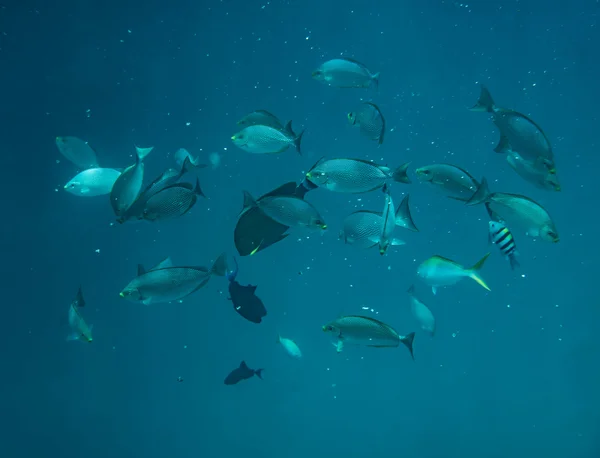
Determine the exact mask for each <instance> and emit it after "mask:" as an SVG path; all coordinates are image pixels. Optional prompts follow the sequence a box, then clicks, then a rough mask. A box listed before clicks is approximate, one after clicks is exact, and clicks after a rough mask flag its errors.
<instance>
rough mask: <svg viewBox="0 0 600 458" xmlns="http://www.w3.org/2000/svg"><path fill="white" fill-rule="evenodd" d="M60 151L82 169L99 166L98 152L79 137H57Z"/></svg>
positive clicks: (57, 145)
mask: <svg viewBox="0 0 600 458" xmlns="http://www.w3.org/2000/svg"><path fill="white" fill-rule="evenodd" d="M56 147H57V148H58V151H60V153H61V154H62V155H63V156H64V157H66V158H67V159H68V160H69V161H71V162H72V163H73V164H75V165H76V166H77V167H79V168H81V169H82V170H86V169H91V168H99V167H100V166H99V165H98V158H97V157H96V152H95V151H94V149H93V148H92V147H91V146H90V145H89V144H88V142H85V141H83V140H81V139H80V138H77V137H56Z"/></svg>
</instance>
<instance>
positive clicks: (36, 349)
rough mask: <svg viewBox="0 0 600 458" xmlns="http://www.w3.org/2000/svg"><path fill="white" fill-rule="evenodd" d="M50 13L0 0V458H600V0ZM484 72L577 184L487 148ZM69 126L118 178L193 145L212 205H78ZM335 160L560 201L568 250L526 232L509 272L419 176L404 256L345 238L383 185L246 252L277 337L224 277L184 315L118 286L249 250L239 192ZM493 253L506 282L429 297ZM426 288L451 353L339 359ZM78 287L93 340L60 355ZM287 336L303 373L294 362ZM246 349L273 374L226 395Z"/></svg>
mask: <svg viewBox="0 0 600 458" xmlns="http://www.w3.org/2000/svg"><path fill="white" fill-rule="evenodd" d="M55 3H56V4H51V3H49V2H42V1H39V0H37V1H36V0H30V1H26V2H16V1H8V2H4V4H3V6H1V9H0V95H1V98H0V100H1V103H0V120H1V122H0V129H1V132H2V135H1V137H0V139H1V141H0V144H1V145H2V146H1V147H0V151H2V154H1V160H2V170H3V172H4V173H3V174H2V176H3V179H2V195H3V199H2V203H3V215H4V216H3V220H2V228H3V229H2V230H3V233H2V235H3V236H2V238H1V239H0V244H1V249H2V251H1V253H2V255H3V258H4V268H3V271H2V273H3V275H2V278H3V282H2V286H3V287H2V289H3V301H2V303H3V305H2V309H3V313H2V320H1V323H2V324H1V326H2V329H1V332H0V343H1V344H2V345H1V347H0V348H1V349H2V350H1V355H2V360H1V368H2V369H1V374H0V375H1V377H0V387H1V389H0V412H1V415H2V426H1V427H0V456H1V457H6V458H23V457H27V458H28V457H44V458H46V457H60V458H71V457H82V456H85V457H86V458H100V457H107V456H110V457H117V458H130V457H144V458H158V457H160V458H163V457H182V458H188V457H190V458H191V457H206V458H212V457H235V456H240V455H244V456H247V457H252V458H267V457H278V458H279V457H286V458H297V457H303V458H305V457H306V456H314V457H321V456H336V457H344V458H355V457H356V458H358V457H361V458H362V457H384V456H386V457H387V456H390V457H395V456H411V457H419V458H454V457H456V458H458V457H460V458H470V457H473V458H504V457H511V458H522V457H533V456H540V457H542V456H543V457H545V458H559V457H560V458H597V457H598V456H600V413H599V412H600V395H599V394H598V386H600V370H599V368H598V361H599V358H598V355H599V351H600V344H599V343H598V323H600V309H599V308H598V293H597V288H596V287H595V282H596V281H597V278H598V275H599V271H598V268H597V266H596V258H597V253H598V224H597V206H598V203H597V197H598V192H599V188H598V182H597V177H598V170H599V169H600V160H599V159H598V157H599V156H598V151H599V148H600V142H599V141H598V137H597V135H598V121H599V120H598V109H597V106H598V100H600V91H599V89H598V77H599V67H598V63H597V60H598V56H597V52H598V48H599V45H600V35H599V34H600V24H599V11H600V4H599V3H598V1H594V0H574V1H570V2H563V3H562V4H561V5H558V2H557V4H554V3H552V2H548V1H540V0H527V1H513V0H505V1H502V2H492V1H487V0H475V1H472V2H469V3H468V5H465V4H460V2H451V1H439V0H423V1H419V2H416V1H399V2H396V1H387V2H383V1H382V2H377V3H375V2H364V1H354V0H351V1H331V2H323V1H312V0H304V1H299V0H290V1H287V2H282V1H271V2H255V1H252V0H251V1H208V2H201V1H199V2H191V1H177V0H174V1H171V2H164V1H156V0H149V1H146V2H134V1H131V0H122V1H120V2H98V1H92V0H64V1H62V2H55ZM340 55H349V56H353V57H355V58H356V59H358V60H360V61H363V62H364V63H365V64H366V65H367V66H368V67H369V68H371V69H372V70H373V71H379V72H381V84H380V90H379V92H375V91H371V90H338V89H335V88H330V87H327V86H325V85H322V84H320V83H318V82H316V81H313V80H312V79H311V72H312V70H314V69H315V68H316V67H317V66H318V65H319V64H320V63H322V62H323V61H325V60H327V59H330V58H334V57H337V56H340ZM482 82H483V83H485V84H486V86H487V87H488V88H489V89H490V91H491V92H492V94H493V96H494V98H495V100H496V102H497V103H498V104H499V105H502V106H506V107H508V108H513V109H516V110H519V111H521V112H524V113H526V114H528V115H530V116H532V117H533V118H534V119H535V120H536V122H538V123H539V124H540V125H541V126H543V128H544V130H545V131H546V132H547V134H548V135H549V137H550V139H551V141H552V143H553V146H554V149H555V154H556V157H557V167H558V171H559V174H560V177H561V182H562V187H563V191H562V192H561V193H550V192H547V191H543V190H538V189H536V188H534V187H533V186H532V185H530V184H528V183H527V182H525V181H523V180H522V179H521V178H519V177H518V176H517V175H516V174H515V173H514V172H513V171H512V170H511V169H510V168H509V167H508V165H507V164H506V162H505V160H504V159H503V158H502V157H501V156H499V155H497V154H495V153H494V152H493V151H492V149H493V147H494V146H495V144H496V142H497V138H498V136H497V132H496V130H495V127H494V126H493V124H492V123H491V122H490V121H489V119H488V117H487V116H486V115H484V114H481V113H472V112H469V111H468V110H467V108H468V107H470V106H471V105H472V104H473V103H474V102H475V101H476V99H477V97H478V94H479V83H482ZM361 97H363V98H365V99H370V98H372V100H373V101H375V102H376V103H377V104H378V105H379V106H380V108H381V110H382V111H383V112H384V114H385V115H386V118H387V123H388V127H389V131H388V132H387V134H386V141H385V143H384V145H383V146H382V147H381V148H377V146H376V144H375V142H370V141H368V140H367V139H365V138H363V137H361V136H360V135H359V133H358V132H357V130H356V129H354V128H352V127H351V126H350V125H348V123H347V121H346V113H347V112H348V111H351V110H354V109H355V108H356V106H357V104H359V103H360V100H361ZM258 108H264V109H268V110H270V111H272V112H274V113H276V114H278V115H279V116H281V117H282V118H283V119H286V120H287V119H292V120H293V121H294V126H295V128H296V129H300V128H301V127H306V129H307V131H306V134H305V136H304V140H303V143H304V144H303V149H304V156H303V157H299V156H298V155H297V154H296V153H295V152H293V150H291V149H290V150H289V151H288V152H286V153H283V154H281V155H278V156H269V157H257V156H253V155H250V154H247V153H244V152H243V151H241V150H239V149H237V148H236V147H234V146H233V145H232V144H231V141H230V136H231V135H232V134H233V133H234V132H235V131H236V125H235V122H236V121H237V120H238V119H239V118H240V117H242V116H243V115H244V114H246V113H247V112H249V111H252V110H254V109H258ZM57 135H74V136H78V137H81V138H84V139H85V140H87V141H89V142H90V143H91V144H93V145H94V147H95V148H96V149H97V151H98V155H99V160H100V162H101V164H102V165H106V166H112V167H124V166H127V165H129V164H130V163H132V161H133V159H132V157H133V156H132V155H133V153H134V144H137V145H140V146H149V145H154V146H155V150H154V151H153V152H152V154H151V155H150V156H149V157H148V158H147V160H146V162H147V168H146V170H147V176H148V177H154V176H155V175H157V174H158V173H160V172H161V171H162V170H163V169H164V168H165V167H167V166H172V165H173V160H172V157H170V156H169V155H168V153H173V152H174V151H176V150H177V149H178V148H180V147H184V148H187V149H188V150H189V151H190V152H191V153H192V154H193V155H200V157H202V158H204V159H206V158H208V155H209V154H210V153H212V152H218V153H219V154H220V155H221V157H222V163H221V165H220V167H219V168H217V169H215V170H210V169H205V170H203V171H201V172H200V174H199V176H200V179H201V182H202V187H203V190H204V192H205V193H206V195H207V196H208V197H209V199H208V200H206V201H204V200H202V201H201V202H199V204H198V205H197V207H195V208H194V210H193V212H192V213H191V214H190V215H186V216H185V217H183V218H182V219H180V220H176V221H172V222H165V223H163V224H126V225H122V226H120V225H114V224H113V222H114V215H113V214H112V211H111V208H110V205H109V201H108V198H103V197H98V198H89V199H86V198H79V197H75V196H72V195H70V194H67V193H66V192H64V191H63V190H62V186H63V185H64V183H66V182H67V181H68V180H69V179H70V178H71V177H72V176H73V175H74V174H75V172H76V168H75V167H74V166H73V165H72V164H70V163H69V162H68V161H67V160H66V159H64V158H63V157H62V156H61V155H60V154H59V152H58V150H57V149H56V147H55V144H54V138H55V137H56V136H57ZM321 156H326V157H336V156H337V157H347V156H349V157H362V158H367V159H373V160H376V161H378V162H380V163H384V164H388V165H390V166H397V165H399V164H401V163H403V162H406V161H412V162H413V166H421V165H426V164H430V163H434V162H451V163H455V164H457V165H460V166H462V167H464V168H466V169H468V170H469V171H470V172H471V173H472V174H473V175H474V176H476V177H478V178H480V177H482V176H484V175H485V176H486V177H487V179H488V181H489V182H490V187H491V188H492V189H493V190H501V191H506V192H513V193H521V194H526V195H527V196H529V197H531V198H533V199H535V200H537V201H538V202H540V203H541V204H542V205H544V206H545V207H546V208H547V209H548V210H549V211H550V213H551V214H552V216H553V218H554V219H555V221H556V224H557V226H558V230H559V233H560V236H561V241H560V243H558V244H549V243H545V242H541V241H534V240H533V239H530V238H528V237H526V236H525V235H524V234H522V233H520V232H516V231H515V239H516V242H517V245H518V248H519V251H520V252H521V257H520V259H519V260H520V263H521V265H522V268H521V269H520V270H519V271H518V272H517V273H512V272H511V271H510V268H509V266H508V263H507V262H506V260H505V259H503V258H502V257H501V256H500V254H499V253H498V252H497V250H495V247H489V246H488V245H487V222H488V220H487V215H486V213H485V211H484V209H483V208H481V207H475V208H467V207H465V206H463V205H461V204H460V203H458V202H455V201H451V200H450V199H446V198H444V197H443V196H441V195H440V194H439V193H436V192H434V191H433V190H431V189H429V188H427V187H426V186H425V185H422V184H421V185H419V184H418V183H416V182H415V183H413V184H412V185H408V186H407V185H401V184H397V185H394V186H393V188H392V192H393V195H394V198H395V200H396V201H397V202H399V201H400V200H401V198H402V196H403V194H404V193H406V192H409V193H410V195H411V202H412V206H413V217H414V219H415V222H416V224H417V225H418V226H419V228H420V229H421V232H420V233H417V234H413V233H408V232H406V231H403V232H402V231H401V230H399V233H398V234H397V236H399V237H403V238H404V239H405V240H406V241H407V245H406V246H404V247H398V248H391V249H390V252H389V254H388V255H387V256H385V257H380V256H379V254H378V253H377V250H373V251H358V250H355V249H353V248H352V247H349V246H345V245H344V244H343V243H341V242H340V241H338V239H337V233H338V231H339V229H340V227H341V222H342V220H343V218H344V217H345V216H346V215H347V214H349V213H350V212H352V211H354V210H355V209H356V208H367V209H374V210H379V209H380V208H381V206H382V204H383V196H382V195H381V193H379V192H374V193H370V194H366V195H361V196H352V195H342V194H334V193H330V192H327V191H324V190H316V191H313V192H311V193H310V194H308V196H307V200H309V201H311V202H312V203H313V204H314V205H315V206H317V207H318V208H319V209H320V210H321V211H322V213H323V216H324V217H325V218H326V220H327V222H328V224H329V226H330V230H329V231H328V232H327V233H326V234H325V235H323V236H320V235H319V234H308V235H307V233H306V232H296V233H294V235H291V236H290V237H288V239H286V240H285V241H283V242H281V243H279V244H277V245H275V246H272V247H270V248H268V249H267V250H265V251H263V252H261V253H259V254H257V255H256V256H253V257H245V258H242V259H239V262H240V275H239V277H238V280H239V281H240V282H242V283H244V284H247V283H251V284H256V285H258V289H257V294H258V295H259V296H260V297H261V298H262V299H263V301H264V303H265V305H266V307H267V309H268V311H269V315H268V317H267V318H266V320H265V322H264V323H262V324H261V325H258V326H257V325H254V324H252V323H249V322H246V321H245V320H243V319H242V318H240V317H239V316H238V315H237V314H236V313H235V312H234V311H233V309H232V308H231V305H230V303H229V302H228V301H227V293H226V288H227V283H226V280H224V279H222V278H215V279H213V280H211V282H210V283H209V284H208V286H207V287H206V288H205V289H204V290H202V291H200V292H198V293H196V294H194V295H193V296H191V297H190V298H188V299H187V300H184V302H183V303H182V304H158V305H155V306H151V307H145V306H138V305H136V304H131V303H127V302H125V301H124V300H122V299H121V298H119V296H118V292H119V291H120V290H121V289H122V288H123V287H124V286H125V285H126V284H127V283H128V282H129V280H130V279H131V278H132V277H133V276H134V275H135V272H136V266H137V264H138V263H142V264H144V265H146V266H150V265H153V264H155V263H156V262H158V261H159V260H161V259H162V258H164V257H165V256H171V257H172V258H173V260H174V262H175V263H176V264H177V265H208V264H209V263H210V261H211V260H212V259H214V258H215V257H216V256H217V255H218V254H219V253H220V252H222V251H226V252H227V253H229V254H230V255H234V254H236V253H235V247H234V245H233V237H232V234H233V228H234V226H235V221H236V218H237V215H238V213H239V211H240V209H241V206H242V190H248V191H250V192H251V193H252V194H254V195H260V194H262V193H264V192H267V191H269V190H271V189H273V188H275V187H276V186H278V185H279V184H282V183H284V182H287V181H300V180H301V179H302V177H303V173H304V172H306V170H307V169H308V168H309V167H310V166H311V165H312V164H313V163H314V162H315V161H316V160H317V159H318V158H319V157H321ZM412 170H414V169H411V173H412ZM411 176H412V177H413V179H414V174H413V175H411ZM489 249H493V250H494V251H493V252H492V256H491V257H490V259H489V260H488V262H487V264H486V266H485V268H484V271H483V272H482V275H483V277H484V278H485V279H486V281H487V282H488V284H489V285H490V287H491V289H492V291H491V292H490V293H488V292H486V291H485V290H484V289H483V288H480V287H479V286H477V285H476V284H475V283H474V282H471V281H469V280H465V281H464V282H461V283H459V284H458V285H456V286H454V287H451V288H446V289H441V290H440V291H439V292H438V294H437V296H435V297H434V296H432V294H431V293H430V292H429V291H428V290H427V288H426V287H425V285H424V284H423V283H420V282H419V281H418V279H416V276H415V272H416V268H417V265H418V264H419V263H420V262H422V261H423V260H424V259H426V258H428V257H429V256H431V255H434V254H440V255H443V256H446V257H449V258H452V259H455V260H456V261H458V262H461V263H464V264H466V265H470V264H473V263H475V262H476V261H477V260H478V259H479V258H480V257H481V256H482V255H483V254H485V253H486V252H487V251H488V250H489ZM96 250H99V253H98V252H96ZM413 282H416V285H417V291H418V292H419V296H420V297H421V298H422V299H423V300H424V301H425V302H426V303H427V304H428V305H429V306H430V308H431V309H432V310H433V312H434V313H435V315H436V318H437V322H438V330H437V335H436V336H435V337H434V338H433V339H432V338H430V337H429V336H427V335H426V334H425V333H423V332H418V333H417V337H416V339H415V359H416V361H415V362H413V361H411V359H410V357H409V355H408V353H407V352H406V350H405V349H404V348H401V349H362V348H347V349H345V350H344V352H343V353H341V354H336V352H335V349H334V348H333V347H332V346H331V345H330V342H329V340H328V339H327V338H326V336H324V335H323V333H322V332H321V326H322V325H323V324H325V323H327V322H328V321H330V320H332V319H335V318H336V317H337V316H339V315H340V314H342V313H346V314H350V313H366V314H370V315H372V316H375V315H374V314H375V313H377V315H376V316H377V317H378V318H379V319H381V320H384V321H386V322H389V323H390V324H391V325H392V326H394V327H395V328H397V329H398V331H399V332H401V333H408V332H410V331H413V330H416V331H418V329H417V325H416V323H415V322H414V320H413V319H412V317H411V315H410V308H409V302H408V296H407V294H406V290H407V289H408V287H409V286H410V285H411V284H412V283H413ZM80 285H81V286H82V288H83V292H84V296H85V298H86V301H87V305H86V309H85V310H84V313H85V317H86V319H87V321H88V322H89V323H91V324H93V325H94V342H93V343H91V344H86V343H83V342H66V341H65V337H66V335H67V333H68V326H67V310H68V306H69V304H70V302H71V300H72V299H73V298H74V297H75V294H76V292H77V288H78V287H79V286H80ZM362 307H368V308H369V309H373V310H374V311H373V312H371V311H370V310H369V311H365V310H362ZM278 332H280V333H281V334H282V335H284V336H286V337H290V338H293V339H294V340H295V341H296V342H297V343H298V344H299V345H300V347H301V349H302V351H303V353H304V357H303V360H301V361H295V360H292V359H290V358H288V357H287V355H286V354H285V353H284V352H283V349H282V348H281V346H279V345H277V344H276V337H277V333H278ZM242 359H243V360H245V361H246V362H247V363H248V365H249V366H250V367H252V368H265V372H264V376H265V380H264V381H261V380H259V379H258V378H254V379H251V380H248V381H245V382H242V383H240V384H239V385H236V386H225V385H224V384H223V379H224V377H225V376H226V375H227V374H228V373H229V371H231V370H232V369H233V368H235V367H237V366H238V365H239V363H240V361H241V360H242ZM178 377H182V378H183V380H184V381H183V382H182V383H178V382H177V379H178Z"/></svg>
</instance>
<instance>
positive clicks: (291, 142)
mask: <svg viewBox="0 0 600 458" xmlns="http://www.w3.org/2000/svg"><path fill="white" fill-rule="evenodd" d="M291 132H293V131H292V126H291V122H290V123H288V127H286V128H284V129H282V130H280V129H276V128H274V127H271V126H263V125H252V126H248V127H245V128H244V129H242V130H241V131H239V132H238V133H237V134H235V135H234V136H233V137H231V140H232V141H233V144H234V145H235V146H237V147H238V148H240V149H242V150H244V151H246V152H247V153H252V154H277V153H282V152H284V151H286V150H287V149H288V148H289V147H290V146H294V147H295V148H296V151H298V154H302V150H301V141H302V135H303V134H304V131H302V132H300V134H299V135H297V136H293V135H292V134H291Z"/></svg>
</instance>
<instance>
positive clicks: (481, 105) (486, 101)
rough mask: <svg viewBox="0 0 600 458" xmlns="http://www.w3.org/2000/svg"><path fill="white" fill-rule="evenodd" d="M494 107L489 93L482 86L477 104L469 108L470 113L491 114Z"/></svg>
mask: <svg viewBox="0 0 600 458" xmlns="http://www.w3.org/2000/svg"><path fill="white" fill-rule="evenodd" d="M495 108H496V106H495V105H494V99H493V98H492V94H490V91H488V89H487V88H486V87H485V86H484V85H483V84H482V85H481V93H480V94H479V100H477V103H476V104H475V105H473V106H472V107H471V108H469V110H470V111H477V112H484V113H493V112H494V109H495Z"/></svg>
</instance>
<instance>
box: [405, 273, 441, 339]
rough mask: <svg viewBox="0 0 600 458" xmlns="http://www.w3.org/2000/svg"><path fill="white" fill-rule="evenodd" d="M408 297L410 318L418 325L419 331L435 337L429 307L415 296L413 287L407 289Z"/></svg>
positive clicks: (433, 323)
mask: <svg viewBox="0 0 600 458" xmlns="http://www.w3.org/2000/svg"><path fill="white" fill-rule="evenodd" d="M408 297H409V300H410V311H411V313H412V316H413V317H414V318H415V320H416V321H417V322H418V323H419V325H420V326H421V329H422V330H423V331H425V332H427V333H429V335H430V336H431V337H433V336H434V335H435V317H434V316H433V313H431V310H430V309H429V307H427V306H426V305H425V304H424V303H423V302H421V301H420V300H419V299H418V298H417V297H416V296H415V285H411V286H410V288H408Z"/></svg>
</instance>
